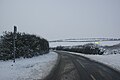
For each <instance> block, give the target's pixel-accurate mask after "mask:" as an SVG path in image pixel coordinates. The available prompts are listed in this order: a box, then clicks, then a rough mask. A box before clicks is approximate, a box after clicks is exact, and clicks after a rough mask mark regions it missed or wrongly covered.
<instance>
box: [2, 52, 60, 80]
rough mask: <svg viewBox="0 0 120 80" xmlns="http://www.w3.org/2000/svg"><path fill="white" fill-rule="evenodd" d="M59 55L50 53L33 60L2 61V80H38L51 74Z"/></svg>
mask: <svg viewBox="0 0 120 80" xmlns="http://www.w3.org/2000/svg"><path fill="white" fill-rule="evenodd" d="M57 57H58V54H56V53H55V52H50V53H49V54H45V55H40V56H37V57H33V58H27V59H17V60H16V63H13V62H12V60H9V61H0V80H37V79H43V78H44V77H45V76H47V75H48V74H49V72H50V71H51V69H52V68H53V67H54V65H55V63H56V61H57Z"/></svg>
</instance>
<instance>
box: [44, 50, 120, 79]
mask: <svg viewBox="0 0 120 80" xmlns="http://www.w3.org/2000/svg"><path fill="white" fill-rule="evenodd" d="M57 53H59V55H60V61H59V64H58V65H57V66H56V68H55V69H54V71H53V72H52V74H51V75H49V76H48V77H47V78H46V79H45V80H120V73H119V72H117V71H115V70H113V69H111V68H109V67H108V66H105V65H103V64H100V63H97V62H94V61H91V60H89V59H88V58H85V57H82V56H79V55H75V54H67V52H63V51H62V52H61V51H57Z"/></svg>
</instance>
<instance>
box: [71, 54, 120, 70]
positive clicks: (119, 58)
mask: <svg viewBox="0 0 120 80" xmlns="http://www.w3.org/2000/svg"><path fill="white" fill-rule="evenodd" d="M69 53H71V54H77V55H81V56H85V57H87V58H89V59H91V60H95V61H97V62H100V63H103V64H106V65H108V66H110V67H111V68H113V69H115V70H117V71H119V72H120V54H110V55H86V54H81V53H75V52H69Z"/></svg>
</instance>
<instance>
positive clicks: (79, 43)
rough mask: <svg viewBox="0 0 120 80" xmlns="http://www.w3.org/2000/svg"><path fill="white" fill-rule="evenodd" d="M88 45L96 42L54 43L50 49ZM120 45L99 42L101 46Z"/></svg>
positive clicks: (110, 42)
mask: <svg viewBox="0 0 120 80" xmlns="http://www.w3.org/2000/svg"><path fill="white" fill-rule="evenodd" d="M87 43H95V42H52V43H49V44H50V47H56V46H74V45H84V44H87ZM118 43H120V41H101V42H99V45H101V46H105V45H107V46H111V45H115V44H118Z"/></svg>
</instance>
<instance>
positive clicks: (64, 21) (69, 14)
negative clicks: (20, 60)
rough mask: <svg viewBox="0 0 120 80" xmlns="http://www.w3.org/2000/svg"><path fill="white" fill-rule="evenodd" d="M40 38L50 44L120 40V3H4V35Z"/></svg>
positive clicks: (0, 4)
mask: <svg viewBox="0 0 120 80" xmlns="http://www.w3.org/2000/svg"><path fill="white" fill-rule="evenodd" d="M14 25H16V26H17V27H18V31H19V32H26V33H31V34H37V35H39V36H42V37H44V38H46V39H48V40H54V39H65V38H86V37H116V38H118V37H120V0H0V34H2V32H3V31H12V30H13V26H14Z"/></svg>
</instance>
